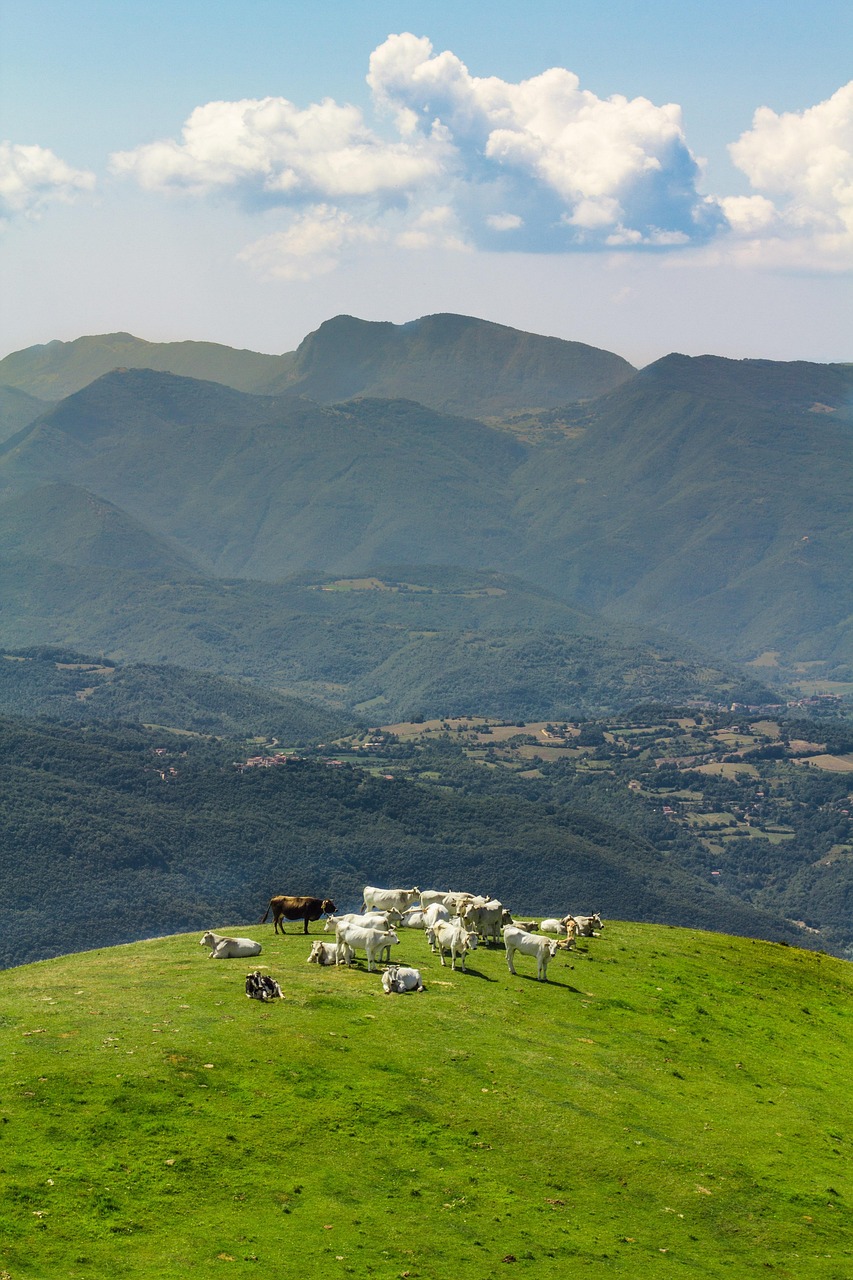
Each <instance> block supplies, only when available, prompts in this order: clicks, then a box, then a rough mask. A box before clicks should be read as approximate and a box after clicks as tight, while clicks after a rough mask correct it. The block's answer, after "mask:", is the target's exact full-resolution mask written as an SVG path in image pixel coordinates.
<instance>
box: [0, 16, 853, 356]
mask: <svg viewBox="0 0 853 1280" xmlns="http://www.w3.org/2000/svg"><path fill="white" fill-rule="evenodd" d="M0 15H2V21H0V59H2V62H1V63H0V144H2V145H0V212H2V214H3V225H2V231H1V232H0V288H2V290H3V302H2V304H0V354H3V353H5V352H7V351H9V350H14V349H17V348H19V347H23V346H27V345H30V344H32V343H35V342H44V341H49V340H50V339H52V338H57V337H58V338H64V339H68V338H73V337H77V336H79V335H81V334H83V333H100V332H108V331H112V330H116V329H122V330H129V331H131V332H133V333H136V334H138V335H139V336H141V337H146V338H150V339H154V340H168V339H177V338H199V339H209V340H214V341H220V342H226V343H229V344H230V345H233V346H245V347H252V348H254V349H258V350H266V351H282V350H288V349H292V347H294V346H295V345H296V344H297V343H298V342H299V340H300V339H301V338H302V337H303V336H304V334H305V333H306V332H308V331H309V330H310V329H312V328H315V327H316V326H317V324H319V323H320V322H321V321H322V320H324V319H326V318H328V317H329V316H331V315H334V314H338V313H340V312H344V311H345V312H350V313H352V314H356V315H360V316H364V317H365V318H368V319H390V320H394V321H396V322H401V321H405V320H409V319H413V318H415V317H416V316H418V315H423V314H427V313H429V312H434V311H460V312H464V313H466V314H471V315H481V316H484V317H486V318H488V319H492V320H497V321H499V322H501V323H505V324H511V325H516V326H517V327H519V328H525V329H530V330H534V331H537V332H543V333H552V334H556V335H558V336H561V337H566V338H573V339H577V340H580V341H584V342H589V343H592V344H593V345H596V346H602V347H607V348H609V349H610V350H614V351H618V352H619V353H620V354H622V355H625V356H626V357H627V358H628V359H631V360H633V361H634V362H635V363H638V364H643V363H646V362H648V361H649V360H652V359H655V358H656V357H658V356H660V355H663V354H665V353H666V352H668V351H671V350H680V351H686V352H688V353H690V354H698V353H700V352H706V351H711V352H715V353H718V354H722V355H730V356H738V357H740V356H764V357H770V358H775V359H794V358H804V359H813V360H850V359H853V352H851V341H850V335H851V333H853V325H851V320H853V305H851V300H853V53H852V52H851V51H853V6H851V5H850V4H849V0H845V3H836V0H815V3H811V4H803V3H794V4H787V5H785V4H773V5H771V4H767V3H760V4H759V3H754V2H753V3H740V4H735V3H729V0H716V2H715V3H714V4H708V3H707V0H706V2H705V3H694V2H693V0H681V2H680V3H678V4H676V3H674V2H673V0H668V2H666V3H664V0H654V2H648V3H639V2H632V0H621V2H615V3H606V0H601V2H600V3H597V4H595V5H593V4H591V3H585V4H573V3H570V2H566V0H563V2H562V3H554V2H552V0H547V2H543V3H536V4H530V5H528V6H526V7H525V8H524V9H523V10H522V8H521V7H520V6H519V5H517V4H510V3H507V2H506V0H496V2H493V3H490V4H483V3H481V2H480V0H467V3H465V4H460V3H458V0H457V2H456V3H454V4H450V3H428V4H410V3H405V0H401V2H399V3H393V4H392V3H371V2H370V0H368V2H367V3H362V4H353V3H351V2H350V3H348V4H343V3H341V4H338V3H330V2H329V0H325V2H324V0H315V3H313V4H312V6H311V7H310V11H309V10H308V9H307V8H306V7H303V6H297V5H295V4H291V3H287V2H284V0H278V2H274V0H243V3H240V4H239V5H238V4H236V3H232V2H231V0H227V2H226V3H220V4H216V3H209V4H207V5H202V4H201V3H197V2H196V0H183V2H182V3H181V4H179V5H174V4H171V5H166V4H163V3H160V2H159V0H156V2H149V3H145V4H140V3H130V2H129V0H99V2H97V3H95V2H93V0H77V3H75V4H71V3H68V2H67V0H63V2H61V3H60V2H58V0H30V3H28V4H26V5H24V4H22V3H17V2H16V3H11V2H10V0H0ZM756 113H757V114H756Z"/></svg>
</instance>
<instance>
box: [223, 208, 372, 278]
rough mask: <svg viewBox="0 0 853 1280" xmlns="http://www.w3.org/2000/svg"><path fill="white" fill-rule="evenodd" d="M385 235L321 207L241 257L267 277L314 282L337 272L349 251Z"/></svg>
mask: <svg viewBox="0 0 853 1280" xmlns="http://www.w3.org/2000/svg"><path fill="white" fill-rule="evenodd" d="M381 234H382V233H381V232H380V231H379V230H378V229H377V228H375V227H370V226H368V225H366V224H364V223H359V222H358V221H357V220H356V219H355V218H353V216H352V214H349V213H347V212H346V211H345V210H342V209H337V208H335V207H334V206H332V205H326V204H318V205H312V206H311V208H309V209H306V210H305V211H304V212H303V213H300V214H299V215H297V216H296V217H294V219H293V220H292V222H291V223H290V226H289V227H288V228H287V229H286V230H285V231H279V232H275V233H274V234H273V235H269V236H263V237H262V238H261V239H260V240H256V241H255V243H254V244H250V245H248V246H247V247H246V248H245V249H243V250H242V251H241V253H240V254H239V255H238V257H239V259H240V261H242V262H247V263H249V265H250V266H252V267H253V268H254V269H255V270H256V271H257V272H258V273H259V274H260V275H263V276H268V277H272V278H276V279H279V280H310V279H311V278H312V277H313V276H318V275H325V274H327V273H328V272H329V271H333V270H334V268H335V267H336V266H337V265H338V261H339V259H340V256H341V253H342V252H343V251H344V250H345V249H347V248H349V247H350V246H352V245H356V244H364V243H365V242H370V241H375V240H377V239H379V238H380V237H381Z"/></svg>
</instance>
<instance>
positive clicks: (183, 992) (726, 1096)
mask: <svg viewBox="0 0 853 1280" xmlns="http://www.w3.org/2000/svg"><path fill="white" fill-rule="evenodd" d="M239 931H240V932H241V933H242V932H250V933H252V934H253V935H254V936H256V937H258V938H260V939H261V940H262V941H263V943H264V954H263V956H262V959H263V960H264V961H265V962H266V964H267V965H268V966H269V970H270V971H271V972H272V973H273V974H274V975H275V976H276V977H277V978H278V979H279V980H280V981H281V983H282V986H283V988H284V991H285V997H286V998H285V1000H284V1001H283V1002H277V1003H276V1004H274V1005H273V1006H262V1005H260V1004H257V1003H256V1002H254V1001H247V1000H246V999H245V997H244V995H243V976H244V974H245V972H246V970H247V967H248V966H247V964H246V963H245V962H241V961H236V962H232V963H227V962H226V963H214V962H211V961H209V960H208V959H207V955H206V952H205V951H203V950H202V948H200V947H199V945H198V936H197V935H196V934H192V935H182V936H176V937H171V938H164V939H154V940H151V941H148V942H144V943H137V944H134V945H132V946H128V947H121V948H114V949H110V950H103V951H98V952H91V953H87V954H84V955H74V956H67V957H62V958H59V959H54V960H49V961H43V962H40V963H38V964H35V965H32V966H27V967H23V968H20V969H16V970H11V971H8V972H7V973H6V974H5V975H4V982H3V988H2V993H0V1039H2V1055H0V1118H2V1123H0V1170H2V1172H0V1241H2V1243H0V1266H2V1267H5V1268H7V1269H8V1273H9V1275H10V1276H11V1277H12V1278H13V1280H22V1278H23V1277H43V1276H60V1275H61V1276H63V1277H67V1280H100V1277H103V1276H107V1275H109V1276H110V1277H128V1278H130V1277H145V1278H146V1280H147V1278H148V1277H150V1276H151V1275H153V1274H155V1273H156V1274H157V1275H158V1276H162V1277H164V1278H166V1280H169V1278H171V1277H177V1276H178V1275H181V1276H190V1277H195V1276H199V1277H201V1276H204V1277H205V1280H207V1277H209V1276H210V1275H211V1274H214V1275H215V1274H218V1273H219V1271H220V1269H221V1271H222V1274H225V1275H232V1276H240V1275H251V1276H255V1277H257V1276H258V1275H273V1274H276V1275H282V1276H287V1277H290V1276H300V1277H302V1276H311V1277H313V1276H320V1275H322V1276H328V1275H330V1274H331V1275H335V1274H342V1275H355V1276H359V1277H363V1276H381V1277H386V1276H387V1277H389V1278H390V1277H396V1276H399V1275H402V1274H404V1273H408V1275H409V1276H411V1277H412V1280H417V1278H419V1277H423V1278H425V1280H426V1278H429V1280H450V1278H451V1277H453V1280H458V1278H459V1277H477V1280H491V1278H492V1277H497V1276H505V1275H507V1270H506V1265H508V1263H507V1262H506V1260H508V1259H509V1258H512V1259H514V1260H515V1262H516V1263H517V1265H518V1270H519V1271H520V1272H521V1273H523V1274H524V1273H526V1274H530V1275H532V1274H536V1275H537V1276H546V1277H550V1276H557V1275H560V1276H564V1275H565V1266H566V1263H567V1262H570V1263H571V1262H575V1263H578V1264H582V1265H585V1266H586V1265H588V1266H589V1267H590V1270H589V1271H588V1272H586V1274H590V1275H608V1276H609V1275H615V1276H626V1277H628V1276H630V1277H632V1278H633V1277H646V1276H654V1277H657V1276H677V1277H684V1278H685V1280H686V1278H687V1277H690V1278H691V1280H692V1278H693V1277H716V1276H723V1275H726V1276H743V1277H752V1276H754V1275H755V1274H756V1273H757V1270H758V1268H762V1274H763V1269H764V1267H765V1266H766V1267H768V1268H772V1269H773V1273H774V1274H776V1275H779V1276H786V1277H788V1276H789V1277H794V1276H797V1277H799V1276H802V1275H803V1274H807V1275H808V1276H809V1277H810V1278H814V1280H846V1277H848V1276H849V1274H850V1271H851V1260H853V1241H851V1237H850V1234H849V1220H847V1219H845V1216H844V1206H845V1204H849V1197H850V1195H851V1191H853V1188H851V1182H850V1176H849V1149H850V1148H849V1139H850V1136H851V1135H850V1132H849V1116H850V1102H851V1096H850V1095H851V1084H850V1080H849V1072H846V1070H845V1062H846V1061H847V1060H848V1055H849V1044H850V1032H851V1007H853V1006H851V1000H850V996H851V994H853V968H851V966H850V965H848V964H845V963H844V962H842V961H838V960H835V959H832V958H830V957H827V956H824V955H821V954H817V955H816V954H813V953H807V952H803V951H799V950H796V949H793V948H791V949H789V948H783V947H779V946H775V945H773V944H768V943H760V942H753V941H748V940H745V939H740V938H733V937H727V936H724V935H718V934H705V933H698V932H695V931H691V930H682V929H672V928H664V927H655V926H643V925H635V924H626V923H618V922H614V923H612V924H609V925H608V927H607V929H606V930H605V934H604V936H603V937H602V938H600V939H596V940H595V941H591V942H589V943H586V944H584V947H583V949H582V950H581V951H580V952H579V953H578V955H577V956H573V957H564V956H562V955H560V956H559V957H558V958H557V960H555V961H554V962H553V965H552V969H551V974H552V978H553V981H552V982H550V983H548V984H547V985H546V984H539V983H537V982H535V981H534V980H533V979H532V977H531V972H530V963H531V962H529V961H528V962H527V965H526V967H525V969H524V971H523V976H521V973H520V976H518V977H517V978H514V979H513V978H510V976H509V975H508V974H507V972H506V967H505V963H504V956H503V952H502V950H501V949H495V950H491V951H489V950H485V949H480V950H478V951H477V952H476V953H475V954H474V955H473V956H472V957H471V965H470V970H471V971H470V972H469V973H468V974H461V973H456V974H454V973H452V972H451V971H450V969H449V968H447V969H441V968H440V967H439V965H438V964H437V962H436V961H435V960H434V959H433V958H431V957H430V956H429V953H428V952H427V950H426V947H425V943H424V941H423V938H422V937H421V936H420V935H417V934H404V935H403V939H404V940H403V942H402V943H401V945H400V947H399V948H398V949H397V950H398V951H399V953H400V955H399V959H401V960H405V961H409V962H414V963H416V964H418V966H419V967H420V968H421V970H422V972H423V974H424V978H425V981H426V984H427V992H426V994H424V995H422V996H411V997H404V998H397V997H395V998H386V997H384V996H383V995H382V994H381V987H380V983H379V977H378V975H376V974H370V975H368V974H367V973H366V972H364V971H363V969H361V968H360V969H357V970H353V971H345V970H333V971H331V972H329V971H328V970H320V969H317V968H315V967H314V966H309V965H307V964H305V958H306V956H307V954H308V950H309V946H310V942H309V941H308V940H306V939H304V938H301V937H299V936H295V935H293V934H288V936H286V937H285V938H280V937H275V936H274V935H273V933H272V930H271V928H270V927H269V926H265V927H257V926H255V927H253V928H248V927H246V926H240V927H239ZM314 932H315V934H316V933H317V932H318V930H317V926H314ZM521 963H524V962H521ZM519 968H520V969H521V964H520V965H519ZM848 1065H849V1062H848ZM845 1156H847V1160H846V1161H845ZM510 1274H512V1273H511V1272H510Z"/></svg>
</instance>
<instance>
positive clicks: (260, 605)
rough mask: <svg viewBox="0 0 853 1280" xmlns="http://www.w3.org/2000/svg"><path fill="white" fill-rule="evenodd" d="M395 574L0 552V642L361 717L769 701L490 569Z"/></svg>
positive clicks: (751, 682)
mask: <svg viewBox="0 0 853 1280" xmlns="http://www.w3.org/2000/svg"><path fill="white" fill-rule="evenodd" d="M396 573H397V576H393V575H388V576H386V578H385V579H382V580H378V579H377V580H376V582H377V586H376V587H371V588H369V589H359V588H356V589H349V588H348V587H347V585H346V584H344V585H343V588H341V587H339V586H338V585H336V583H335V580H334V579H328V578H324V577H323V576H316V575H315V576H314V577H311V576H310V575H301V576H300V577H297V578H296V579H294V580H292V581H290V582H285V583H281V584H269V583H261V582H248V581H241V580H231V579H209V578H204V577H202V576H200V575H198V574H195V575H182V576H180V577H178V578H168V577H163V576H158V575H156V574H152V573H150V572H147V571H140V570H127V569H124V570H120V569H116V568H108V567H105V566H103V565H100V564H91V563H85V564H83V565H80V566H78V565H73V564H70V563H65V564H60V563H58V562H57V561H55V560H53V561H52V560H48V559H44V558H41V559H38V558H34V557H31V558H29V559H24V558H21V557H15V558H2V557H0V598H2V600H3V601H4V608H3V612H2V614H0V618H2V621H3V640H4V643H5V644H6V645H7V647H8V648H9V649H10V650H16V649H20V648H22V647H24V646H32V645H37V644H52V645H60V644H64V645H71V646H73V647H74V648H76V649H78V650H81V651H84V652H88V653H93V652H94V653H106V654H109V655H111V657H113V658H116V659H121V660H123V661H133V662H143V663H148V664H157V665H160V664H164V663H166V664H169V663H171V664H177V665H179V666H182V667H193V668H197V669H199V670H201V671H209V672H218V673H220V674H225V675H229V676H231V677H249V678H251V679H253V680H257V681H261V682H262V683H263V684H265V685H267V686H272V687H274V688H277V689H282V690H287V691H288V692H289V693H291V694H295V695H297V696H303V697H304V696H307V697H309V698H311V700H312V701H316V702H320V703H321V704H325V705H327V706H330V707H336V708H350V709H352V710H353V711H355V712H356V713H361V714H363V715H364V716H365V717H366V718H368V717H369V718H370V719H371V720H372V721H373V722H374V723H376V722H377V721H378V720H381V719H382V718H383V717H386V716H387V717H392V716H393V717H397V718H403V717H406V716H409V715H415V714H425V715H430V714H451V713H459V714H462V713H473V712H476V711H482V710H488V711H489V712H491V713H492V714H495V715H508V716H512V717H513V718H518V717H519V716H523V715H527V714H528V711H530V710H531V709H534V710H535V711H536V712H537V713H541V714H543V715H557V714H570V713H572V714H575V713H576V714H581V713H583V712H589V713H593V712H595V711H597V710H603V709H609V708H616V707H620V706H624V705H630V704H632V703H634V702H636V701H638V700H641V699H643V698H652V699H658V700H660V699H664V700H684V699H686V698H690V697H706V698H708V699H710V700H711V701H720V700H722V701H730V700H731V699H733V698H737V699H738V700H741V701H744V700H745V701H750V702H764V701H767V700H769V699H771V698H772V696H773V695H771V694H770V693H769V692H768V691H767V690H766V688H764V687H763V686H762V685H761V684H760V683H759V682H758V681H757V680H755V679H754V678H750V677H747V678H744V677H743V676H739V675H737V674H736V673H732V672H729V671H726V670H725V669H720V668H718V667H715V666H714V664H713V663H711V662H710V661H709V660H708V659H706V658H704V657H703V656H702V655H699V654H696V653H695V652H694V651H691V650H690V648H689V646H682V645H678V644H675V645H673V644H670V643H668V642H667V641H666V640H663V639H661V638H660V637H657V638H656V639H652V638H650V637H648V636H646V635H644V634H643V632H642V631H639V630H637V629H635V628H622V627H620V626H619V625H618V624H611V625H610V626H607V625H606V624H604V623H603V622H602V621H601V620H600V619H596V618H592V617H587V616H586V615H584V614H583V613H581V612H579V611H577V610H574V609H572V608H571V607H570V606H567V605H564V604H562V603H561V602H560V601H558V600H556V599H555V598H553V597H551V596H549V595H548V594H547V593H544V592H542V591H541V590H537V589H536V588H529V587H527V586H526V585H525V584H524V583H521V582H517V581H513V580H512V579H509V578H506V577H505V576H502V575H489V574H481V575H477V574H464V573H461V572H460V571H456V572H454V573H450V574H449V573H448V571H446V570H445V571H436V570H432V571H430V570H428V569H425V568H424V567H423V566H411V567H410V569H409V570H408V571H406V570H397V571H396Z"/></svg>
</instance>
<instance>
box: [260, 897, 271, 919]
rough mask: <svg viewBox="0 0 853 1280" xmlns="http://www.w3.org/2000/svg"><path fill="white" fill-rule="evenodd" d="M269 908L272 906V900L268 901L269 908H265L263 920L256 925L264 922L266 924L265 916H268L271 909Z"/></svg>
mask: <svg viewBox="0 0 853 1280" xmlns="http://www.w3.org/2000/svg"><path fill="white" fill-rule="evenodd" d="M271 906H272V899H270V904H269V906H268V907H267V909H266V911H265V912H264V918H263V920H259V921H258V924H266V922H267V916H268V915H269V913H270V907H271Z"/></svg>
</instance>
